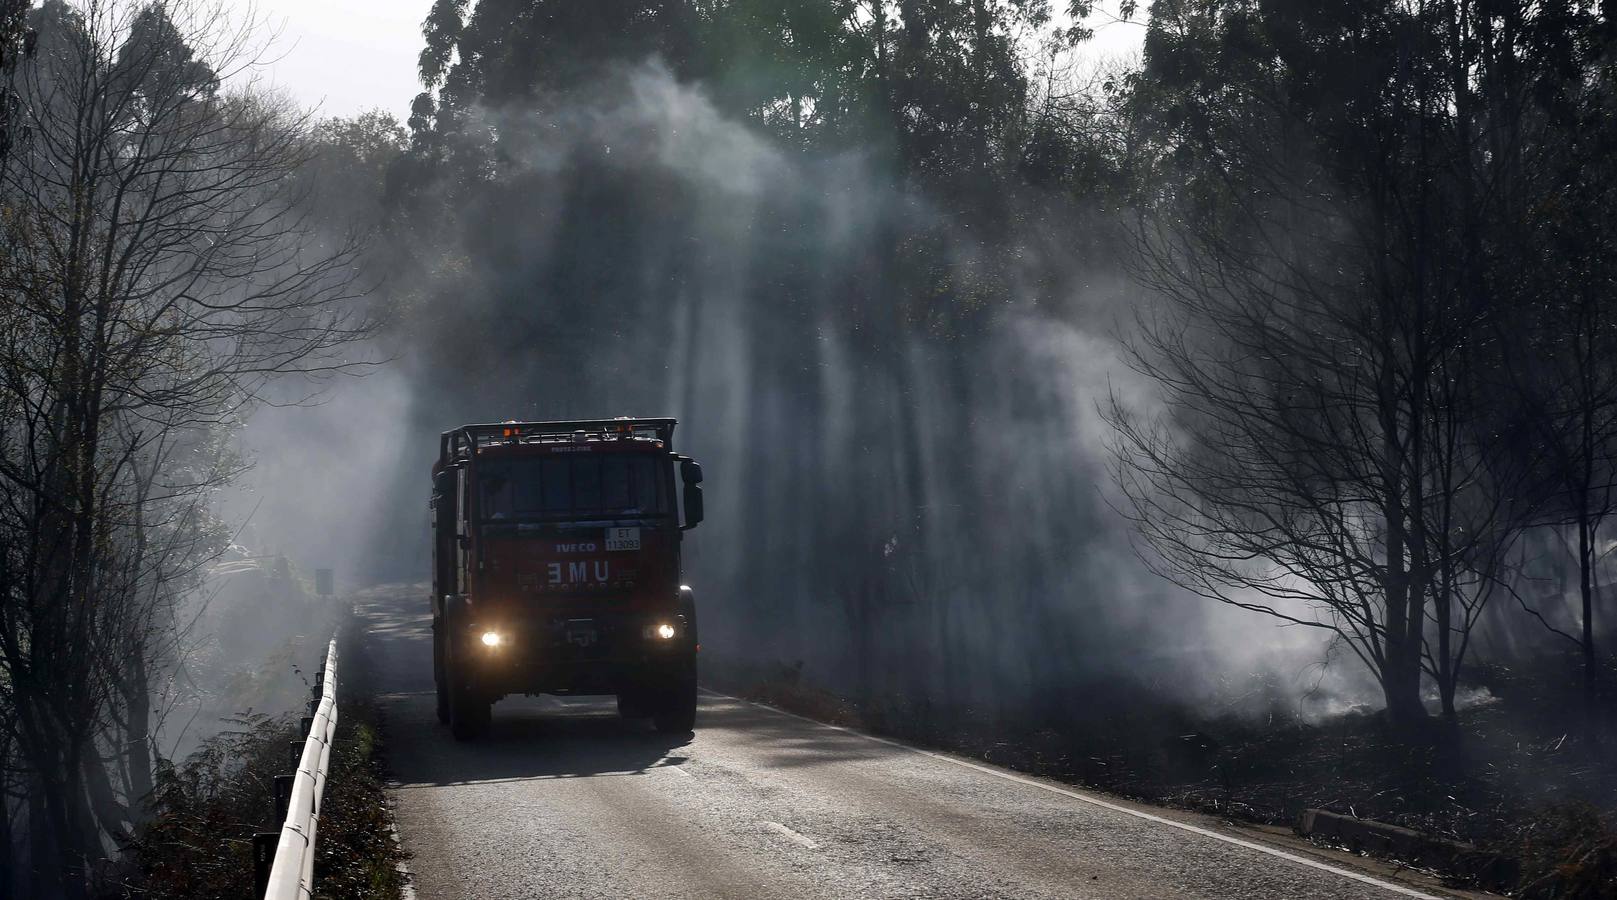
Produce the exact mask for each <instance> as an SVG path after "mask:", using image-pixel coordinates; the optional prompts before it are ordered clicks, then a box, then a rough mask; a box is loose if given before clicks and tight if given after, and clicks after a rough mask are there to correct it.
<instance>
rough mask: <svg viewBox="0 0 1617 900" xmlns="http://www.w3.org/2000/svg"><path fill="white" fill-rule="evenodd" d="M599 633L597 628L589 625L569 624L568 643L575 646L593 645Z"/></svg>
mask: <svg viewBox="0 0 1617 900" xmlns="http://www.w3.org/2000/svg"><path fill="white" fill-rule="evenodd" d="M596 639H597V635H596V634H595V629H594V628H593V627H591V626H588V625H569V626H568V627H567V643H569V644H572V645H573V646H574V647H593V646H595V641H596Z"/></svg>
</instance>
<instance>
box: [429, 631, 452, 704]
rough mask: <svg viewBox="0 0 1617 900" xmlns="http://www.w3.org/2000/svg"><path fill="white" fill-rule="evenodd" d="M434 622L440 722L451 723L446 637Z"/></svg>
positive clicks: (434, 676)
mask: <svg viewBox="0 0 1617 900" xmlns="http://www.w3.org/2000/svg"><path fill="white" fill-rule="evenodd" d="M438 631H439V629H438V623H437V622H433V623H432V684H433V687H434V688H435V689H436V693H437V695H438V723H439V724H440V725H448V724H449V685H448V683H447V680H446V679H445V678H444V639H443V636H442V635H440V634H439V633H438Z"/></svg>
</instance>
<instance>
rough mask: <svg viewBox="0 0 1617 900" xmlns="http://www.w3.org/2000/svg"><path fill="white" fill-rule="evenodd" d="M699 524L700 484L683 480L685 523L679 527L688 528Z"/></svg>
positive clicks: (700, 508)
mask: <svg viewBox="0 0 1617 900" xmlns="http://www.w3.org/2000/svg"><path fill="white" fill-rule="evenodd" d="M698 480H700V479H698ZM700 524H702V486H701V485H699V484H695V483H693V482H691V481H688V480H687V481H686V482H685V524H684V525H683V526H681V529H682V530H688V529H691V528H695V527H696V526H698V525H700Z"/></svg>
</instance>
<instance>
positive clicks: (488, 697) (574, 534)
mask: <svg viewBox="0 0 1617 900" xmlns="http://www.w3.org/2000/svg"><path fill="white" fill-rule="evenodd" d="M674 425H675V420H673V419H639V418H617V419H596V420H584V421H570V422H502V423H498V424H492V425H463V426H461V427H459V428H455V429H453V430H451V431H446V432H444V433H443V435H442V436H441V437H440V439H439V445H438V462H437V463H436V464H435V465H434V466H433V467H432V512H433V543H432V547H433V567H432V638H433V640H432V649H433V653H432V662H433V666H432V668H433V677H434V680H435V681H436V682H437V687H438V719H439V720H440V721H442V722H444V723H446V724H448V725H449V727H450V730H451V731H452V732H453V733H454V735H455V737H456V738H458V739H461V740H470V739H473V738H476V737H478V736H479V735H481V734H483V733H484V732H485V731H487V729H488V727H489V721H490V707H491V705H492V704H493V703H494V701H495V700H498V699H499V698H501V697H503V696H506V695H508V694H539V693H549V694H616V695H617V698H618V710H619V712H621V713H622V714H623V715H624V716H627V717H649V718H651V719H652V720H653V721H654V722H655V724H656V727H657V729H658V730H659V731H665V732H685V731H690V730H691V728H692V727H694V725H695V721H696V651H697V646H698V645H697V635H696V603H695V598H694V596H693V594H692V592H691V589H690V588H688V587H685V586H684V585H682V584H681V583H680V543H681V540H682V538H683V535H684V532H685V531H687V530H689V529H691V528H695V527H696V525H697V524H698V523H699V522H701V521H702V488H701V484H702V467H701V466H700V465H698V464H697V463H696V461H695V460H692V459H690V458H689V457H685V456H680V455H678V454H676V453H675V452H674V449H673V438H674ZM676 471H677V473H678V481H679V483H680V485H681V486H682V490H681V491H680V492H678V493H679V500H678V502H676V492H675V490H674V488H675V473H676Z"/></svg>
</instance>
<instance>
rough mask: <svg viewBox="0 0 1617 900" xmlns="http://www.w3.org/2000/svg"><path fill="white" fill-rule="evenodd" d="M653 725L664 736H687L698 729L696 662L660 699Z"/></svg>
mask: <svg viewBox="0 0 1617 900" xmlns="http://www.w3.org/2000/svg"><path fill="white" fill-rule="evenodd" d="M658 700H659V701H660V702H659V703H658V704H657V711H656V713H654V714H653V715H652V718H651V721H652V724H653V725H655V726H656V728H657V730H658V731H660V732H662V733H663V734H686V733H689V732H690V731H692V730H694V729H695V728H696V660H694V659H693V660H691V665H690V668H689V670H688V671H687V672H685V673H684V674H682V675H680V676H679V680H678V681H676V682H675V683H674V684H672V685H670V686H669V689H668V690H667V691H666V692H664V693H663V695H662V696H661V697H659V698H658Z"/></svg>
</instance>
